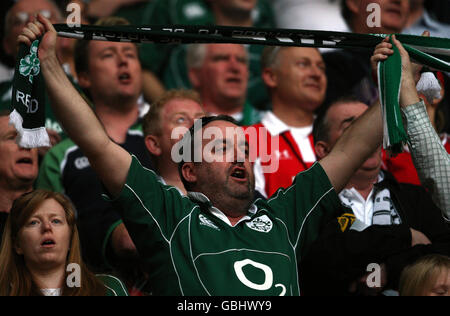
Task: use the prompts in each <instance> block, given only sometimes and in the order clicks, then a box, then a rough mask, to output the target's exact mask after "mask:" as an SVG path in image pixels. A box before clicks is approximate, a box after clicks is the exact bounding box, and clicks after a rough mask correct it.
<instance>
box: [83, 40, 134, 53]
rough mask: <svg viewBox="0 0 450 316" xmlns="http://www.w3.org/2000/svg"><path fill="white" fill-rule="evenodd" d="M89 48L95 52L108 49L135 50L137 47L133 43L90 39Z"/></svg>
mask: <svg viewBox="0 0 450 316" xmlns="http://www.w3.org/2000/svg"><path fill="white" fill-rule="evenodd" d="M89 48H90V50H91V51H93V52H96V53H98V52H102V51H105V50H108V49H111V50H117V51H128V50H130V51H135V52H137V47H136V45H135V44H133V43H121V42H105V41H90V42H89Z"/></svg>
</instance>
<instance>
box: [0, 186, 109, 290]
mask: <svg viewBox="0 0 450 316" xmlns="http://www.w3.org/2000/svg"><path fill="white" fill-rule="evenodd" d="M49 199H53V200H55V201H56V202H58V203H59V204H60V205H61V206H62V207H63V209H64V211H65V215H66V219H67V223H68V225H69V228H70V230H71V242H70V250H69V253H68V255H67V261H66V263H67V264H69V263H75V264H78V265H79V267H80V270H81V286H80V287H73V288H70V287H68V286H67V284H66V282H64V283H65V284H64V286H63V288H62V295H63V296H91V295H94V296H100V295H101V296H103V295H105V294H106V288H105V286H104V285H103V283H102V282H101V281H99V280H98V279H97V278H96V277H95V275H94V274H92V273H91V272H90V271H89V270H88V269H87V268H86V266H85V265H84V263H83V261H82V258H81V248H80V241H79V237H78V230H77V226H76V216H75V210H74V207H73V205H72V203H71V202H70V201H69V200H68V199H67V198H66V197H65V196H64V195H62V194H60V193H55V192H51V191H45V190H36V191H34V192H31V193H27V194H25V195H23V196H21V197H20V198H18V199H17V200H16V201H15V202H14V204H13V206H12V209H11V212H10V214H9V216H8V220H7V222H6V226H5V231H4V233H3V240H2V245H1V248H0V267H1V270H0V296H39V295H42V294H41V292H40V289H39V288H38V287H37V285H36V283H35V282H34V281H33V278H32V276H31V273H30V271H29V270H28V268H27V266H26V263H25V260H24V257H23V256H22V255H18V254H17V252H16V251H15V246H16V245H17V238H18V234H19V232H20V231H21V229H22V228H23V227H24V226H25V224H26V223H27V221H28V219H29V218H30V217H31V216H32V215H33V213H34V212H35V211H36V210H37V209H38V208H39V207H40V206H41V205H42V203H44V201H46V200H49Z"/></svg>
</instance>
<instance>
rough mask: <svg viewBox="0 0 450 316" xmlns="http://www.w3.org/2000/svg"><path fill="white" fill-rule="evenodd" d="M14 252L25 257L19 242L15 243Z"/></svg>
mask: <svg viewBox="0 0 450 316" xmlns="http://www.w3.org/2000/svg"><path fill="white" fill-rule="evenodd" d="M14 250H15V252H16V253H17V254H18V255H19V256H21V255H23V251H22V248H20V247H19V244H18V242H17V241H16V242H15V243H14Z"/></svg>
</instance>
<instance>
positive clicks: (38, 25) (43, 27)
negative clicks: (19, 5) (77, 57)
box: [17, 14, 58, 63]
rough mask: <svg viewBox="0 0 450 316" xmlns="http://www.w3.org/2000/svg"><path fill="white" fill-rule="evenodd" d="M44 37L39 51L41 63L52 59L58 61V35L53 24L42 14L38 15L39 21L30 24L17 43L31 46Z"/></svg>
mask: <svg viewBox="0 0 450 316" xmlns="http://www.w3.org/2000/svg"><path fill="white" fill-rule="evenodd" d="M42 35H43V38H42V40H41V43H40V45H39V51H38V56H39V60H40V61H41V63H42V62H45V61H47V60H50V59H51V60H56V61H57V60H58V59H57V58H56V38H57V36H58V35H57V33H56V30H55V28H54V27H53V25H52V23H51V22H50V21H49V20H47V19H46V18H44V17H43V16H42V15H41V14H38V17H37V20H35V21H34V22H30V23H28V25H27V26H26V27H25V28H24V29H23V30H22V33H21V34H20V35H19V37H18V38H17V41H18V43H25V44H26V45H28V46H31V43H32V42H33V41H34V40H36V39H37V38H38V37H40V36H42Z"/></svg>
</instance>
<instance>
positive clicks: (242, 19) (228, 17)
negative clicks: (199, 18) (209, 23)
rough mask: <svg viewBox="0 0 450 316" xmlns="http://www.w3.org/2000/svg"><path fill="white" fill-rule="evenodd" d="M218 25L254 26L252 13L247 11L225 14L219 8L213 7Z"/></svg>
mask: <svg viewBox="0 0 450 316" xmlns="http://www.w3.org/2000/svg"><path fill="white" fill-rule="evenodd" d="M213 13H214V17H215V22H216V25H222V26H242V27H251V26H253V19H252V12H251V11H250V12H247V11H237V10H235V11H233V12H231V11H230V12H224V11H222V10H219V9H218V8H215V7H213Z"/></svg>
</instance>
